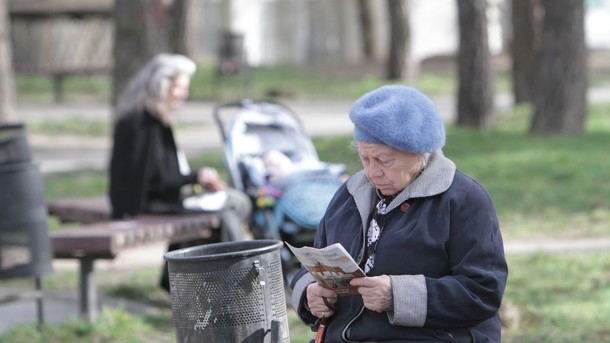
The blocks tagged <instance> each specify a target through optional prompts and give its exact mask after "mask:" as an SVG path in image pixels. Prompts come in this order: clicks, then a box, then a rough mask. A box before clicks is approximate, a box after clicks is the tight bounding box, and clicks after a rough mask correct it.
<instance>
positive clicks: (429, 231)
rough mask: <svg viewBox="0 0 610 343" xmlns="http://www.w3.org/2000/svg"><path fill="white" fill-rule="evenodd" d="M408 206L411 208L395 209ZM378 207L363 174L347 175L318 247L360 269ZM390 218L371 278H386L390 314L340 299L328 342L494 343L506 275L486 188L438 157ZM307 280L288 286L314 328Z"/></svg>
mask: <svg viewBox="0 0 610 343" xmlns="http://www.w3.org/2000/svg"><path fill="white" fill-rule="evenodd" d="M408 200H409V202H411V206H410V207H408V206H401V205H402V204H404V203H405V202H407V201H408ZM377 201H378V199H377V198H376V195H375V191H374V189H373V188H372V186H371V184H370V182H369V181H368V180H367V178H366V176H365V175H364V172H360V173H358V174H356V175H354V176H352V177H351V178H350V179H349V180H348V181H347V182H346V183H345V184H344V185H343V186H342V187H341V188H340V189H339V190H338V191H337V193H336V194H335V196H334V198H333V199H332V200H331V202H330V204H329V206H328V209H327V211H326V214H325V216H324V218H323V219H322V221H321V223H320V225H319V227H318V232H317V236H316V240H315V244H314V245H315V246H316V247H324V246H327V245H329V244H332V243H336V242H340V243H342V244H343V246H344V247H345V248H346V249H347V250H348V251H349V253H350V254H351V255H352V256H353V257H354V259H356V262H358V263H360V264H361V263H362V260H363V259H364V246H365V234H366V230H367V225H368V218H369V215H370V213H371V210H372V209H373V206H374V205H375V203H376V202H377ZM407 207H408V209H407ZM386 211H387V212H386V213H387V215H386V216H385V228H384V230H383V232H382V234H381V236H380V238H379V242H378V246H377V250H376V254H375V266H374V267H373V269H372V270H371V271H370V273H369V275H370V276H375V275H382V274H386V275H389V276H390V277H391V281H392V292H393V299H394V300H393V306H394V308H393V311H389V312H384V313H377V312H373V311H370V310H367V309H365V308H364V306H363V303H362V298H361V297H360V296H359V295H353V296H340V297H339V300H338V302H337V311H336V313H335V314H334V315H333V316H332V317H331V320H330V323H329V324H328V325H327V333H326V340H325V342H326V343H330V342H500V331H501V323H500V318H499V316H498V310H499V307H500V303H501V301H502V296H503V293H504V288H505V285H506V279H507V274H508V268H507V265H506V260H505V257H504V249H503V243H502V237H501V234H500V230H499V224H498V219H497V216H496V213H495V209H494V205H493V203H492V200H491V198H490V196H489V195H488V193H487V192H486V191H485V189H484V188H483V187H482V186H481V185H480V184H478V183H477V182H476V181H474V180H473V179H471V178H470V177H468V176H466V175H465V174H463V173H462V172H460V171H459V170H456V168H455V165H454V163H453V162H451V161H450V160H449V159H447V158H446V157H444V156H443V154H442V152H440V151H438V152H436V153H434V154H433V155H432V157H431V159H430V162H429V164H428V166H427V167H426V169H425V171H424V172H423V173H422V174H421V175H420V176H419V177H418V178H417V179H416V180H415V181H414V182H413V183H412V184H411V185H410V186H409V187H407V188H406V189H405V190H403V191H402V192H401V193H400V194H399V195H398V196H397V197H396V198H395V199H394V200H393V201H392V202H391V203H390V205H389V206H388V208H387V210H386ZM311 282H313V278H312V277H311V275H310V274H308V273H307V272H306V270H304V269H302V270H301V271H300V272H299V273H298V274H297V275H296V276H295V278H294V279H293V281H292V283H291V286H292V287H293V306H294V307H295V309H296V310H297V313H298V314H299V316H300V317H301V318H302V320H303V321H304V322H305V323H307V324H309V325H311V326H315V321H316V318H315V317H313V316H312V314H311V313H310V312H309V311H307V310H306V308H305V307H304V299H305V289H306V287H307V285H308V284H309V283H311Z"/></svg>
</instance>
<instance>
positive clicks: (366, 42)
mask: <svg viewBox="0 0 610 343" xmlns="http://www.w3.org/2000/svg"><path fill="white" fill-rule="evenodd" d="M358 12H359V15H360V27H361V30H362V50H363V52H364V57H365V59H366V61H369V62H370V61H373V60H374V57H375V53H374V48H373V18H371V4H370V0H358Z"/></svg>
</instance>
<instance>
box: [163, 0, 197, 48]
mask: <svg viewBox="0 0 610 343" xmlns="http://www.w3.org/2000/svg"><path fill="white" fill-rule="evenodd" d="M199 2H200V1H198V0H174V4H173V5H172V8H171V13H170V19H171V25H170V27H169V28H170V30H169V44H170V45H171V51H173V52H175V53H178V54H183V55H186V56H191V57H194V56H195V55H197V54H199V53H200V52H201V48H200V44H199V32H200V27H199V24H200V23H201V18H200V16H199V8H200V7H201V4H199Z"/></svg>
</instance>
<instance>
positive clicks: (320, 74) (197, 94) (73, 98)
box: [16, 62, 506, 103]
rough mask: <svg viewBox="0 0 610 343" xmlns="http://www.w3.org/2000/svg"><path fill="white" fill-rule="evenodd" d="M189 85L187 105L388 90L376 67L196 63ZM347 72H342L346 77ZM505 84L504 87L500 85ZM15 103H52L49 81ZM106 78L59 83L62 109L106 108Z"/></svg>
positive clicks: (31, 82) (430, 85)
mask: <svg viewBox="0 0 610 343" xmlns="http://www.w3.org/2000/svg"><path fill="white" fill-rule="evenodd" d="M198 65H199V69H198V71H197V73H196V74H195V75H194V77H193V78H192V81H191V87H190V100H192V101H227V100H233V99H236V98H244V97H246V98H256V99H261V98H266V97H268V96H269V95H270V94H271V93H276V94H279V95H280V97H284V98H292V99H315V100H321V99H347V100H353V99H355V98H357V97H359V96H361V95H362V94H364V93H365V92H368V91H370V90H371V89H374V88H377V87H379V86H381V85H384V84H387V81H386V80H384V79H383V78H382V75H383V72H382V70H381V69H380V68H379V67H372V68H371V67H369V68H366V69H363V68H358V67H351V69H350V68H346V67H345V66H337V65H328V66H318V67H316V68H315V70H313V69H311V68H296V67H287V66H286V67H277V68H265V67H257V68H251V72H250V77H249V78H248V79H246V78H244V77H243V76H242V75H236V76H225V77H222V78H216V77H215V72H214V71H215V69H214V66H213V65H212V64H210V63H205V62H200V63H198ZM346 69H347V71H346ZM503 83H506V82H503ZM413 85H414V86H416V87H418V88H420V89H421V90H422V91H424V92H426V93H428V94H447V93H453V92H454V89H455V83H454V82H453V81H451V78H448V77H447V73H446V72H444V73H443V72H427V73H423V74H422V76H421V77H420V78H418V79H417V80H416V81H415V82H414V84H413ZM16 86H17V99H18V102H19V103H49V102H53V101H54V98H53V97H54V95H53V94H54V93H53V89H54V88H53V87H54V84H53V80H52V79H51V78H49V77H45V76H36V75H19V76H18V77H17V78H16ZM111 87H112V83H111V78H110V77H109V76H105V75H91V76H72V77H66V78H65V81H64V83H63V88H64V94H65V96H64V101H65V102H67V103H88V102H109V101H110V96H111V92H110V90H111Z"/></svg>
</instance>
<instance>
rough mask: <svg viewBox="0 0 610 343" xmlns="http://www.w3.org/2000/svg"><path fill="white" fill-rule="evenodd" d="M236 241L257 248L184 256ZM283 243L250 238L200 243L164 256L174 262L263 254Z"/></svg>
mask: <svg viewBox="0 0 610 343" xmlns="http://www.w3.org/2000/svg"><path fill="white" fill-rule="evenodd" d="M236 243H240V244H246V245H253V246H257V248H252V249H245V250H239V251H228V252H223V253H218V254H212V255H202V256H184V253H185V252H188V251H192V250H198V249H203V248H210V247H222V246H231V245H235V244H236ZM255 243H256V244H255ZM283 244H284V243H283V242H282V241H280V240H274V239H254V240H249V241H231V242H221V243H211V244H205V245H200V246H195V247H190V248H184V249H178V250H173V251H169V252H166V253H165V254H163V258H164V259H165V260H166V261H170V262H174V261H176V262H199V261H213V260H222V259H229V258H238V257H239V258H242V257H249V256H254V255H261V254H264V253H268V252H271V251H274V250H278V249H279V248H281V247H282V245H283Z"/></svg>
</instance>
